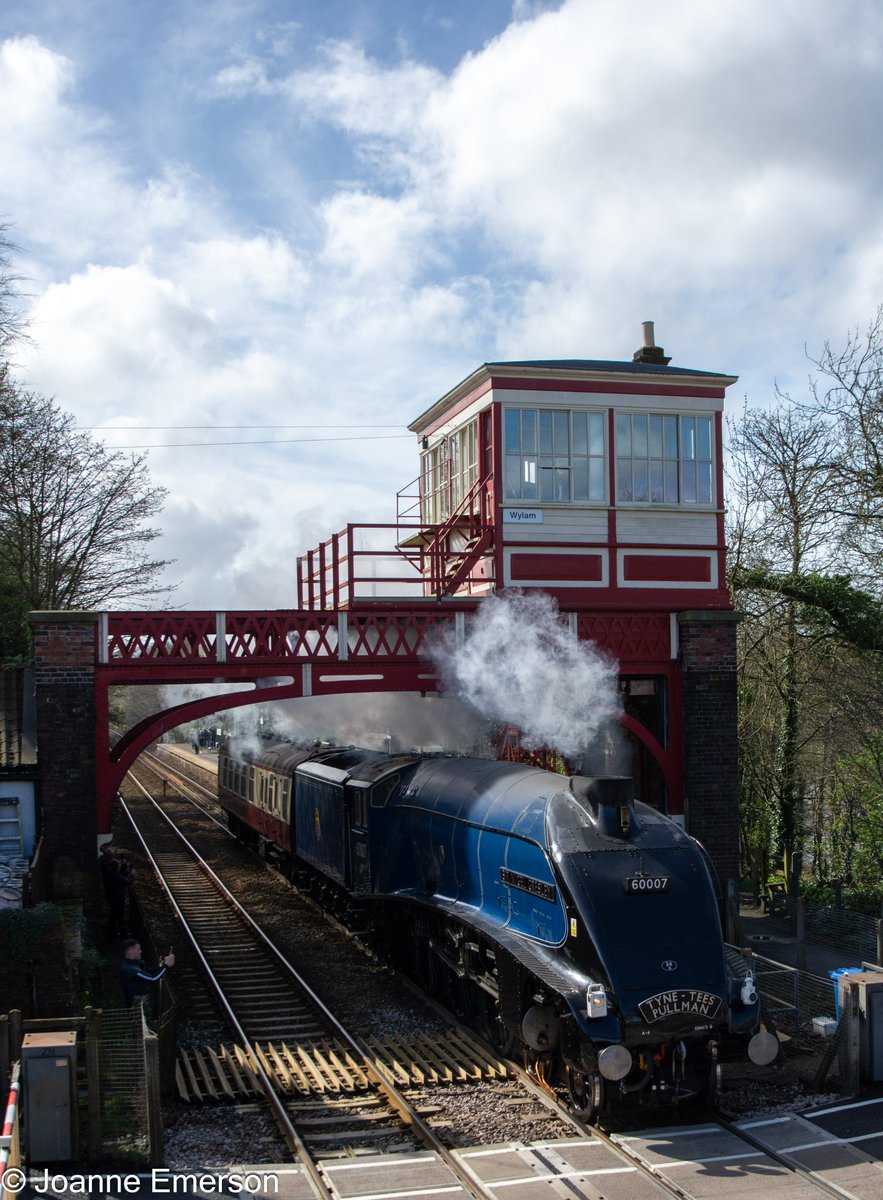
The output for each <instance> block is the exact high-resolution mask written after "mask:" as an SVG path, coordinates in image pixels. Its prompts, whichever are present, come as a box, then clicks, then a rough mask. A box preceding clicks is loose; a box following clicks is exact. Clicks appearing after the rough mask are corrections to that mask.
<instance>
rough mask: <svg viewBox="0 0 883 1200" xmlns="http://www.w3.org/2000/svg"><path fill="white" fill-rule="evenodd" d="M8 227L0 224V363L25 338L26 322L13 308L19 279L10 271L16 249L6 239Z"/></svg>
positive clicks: (14, 307)
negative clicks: (14, 345) (15, 343)
mask: <svg viewBox="0 0 883 1200" xmlns="http://www.w3.org/2000/svg"><path fill="white" fill-rule="evenodd" d="M8 234H9V226H8V225H3V224H0V362H5V361H6V359H7V358H8V355H9V351H10V349H11V348H12V345H13V343H14V342H18V341H22V340H23V339H25V338H26V332H25V331H26V328H27V320H26V318H25V317H24V316H23V315H22V314H21V313H20V312H19V311H18V309H17V308H16V306H15V298H16V294H17V285H18V284H19V283H20V282H21V277H20V276H18V275H16V274H14V272H13V270H12V265H11V260H12V255H13V253H14V252H15V250H16V249H17V247H16V246H14V245H13V244H12V242H11V241H10V240H9V237H8Z"/></svg>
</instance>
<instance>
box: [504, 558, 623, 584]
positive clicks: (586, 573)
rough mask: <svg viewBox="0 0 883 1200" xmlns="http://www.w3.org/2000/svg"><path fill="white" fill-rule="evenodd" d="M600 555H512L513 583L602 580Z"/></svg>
mask: <svg viewBox="0 0 883 1200" xmlns="http://www.w3.org/2000/svg"><path fill="white" fill-rule="evenodd" d="M603 565H604V564H603V560H602V558H601V555H600V554H513V555H512V559H511V571H512V580H513V582H514V581H515V580H518V579H562V580H563V579H577V580H579V579H584V580H590V581H592V582H594V581H596V580H597V581H600V580H601V579H602V578H603V575H602V570H603Z"/></svg>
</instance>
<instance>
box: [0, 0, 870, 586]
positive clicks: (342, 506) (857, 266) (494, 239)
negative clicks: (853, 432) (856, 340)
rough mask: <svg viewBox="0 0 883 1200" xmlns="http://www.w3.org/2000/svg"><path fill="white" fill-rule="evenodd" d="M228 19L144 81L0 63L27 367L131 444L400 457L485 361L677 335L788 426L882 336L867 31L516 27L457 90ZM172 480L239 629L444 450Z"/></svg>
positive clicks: (415, 69)
mask: <svg viewBox="0 0 883 1200" xmlns="http://www.w3.org/2000/svg"><path fill="white" fill-rule="evenodd" d="M38 8H39V2H38ZM212 11H213V13H214V17H215V24H213V25H212V26H211V27H210V28H209V27H207V25H206V23H205V22H204V21H202V20H201V18H202V12H201V10H200V9H199V8H198V6H190V7H188V8H187V9H186V11H185V13H184V14H183V16H182V18H181V21H180V22H179V23H176V24H175V26H174V34H175V36H174V37H172V36H171V35H170V32H169V29H167V28H165V27H161V28H160V27H154V25H153V24H152V23H146V24H145V25H143V26H142V27H141V30H142V36H141V41H139V44H138V45H137V52H138V57H137V59H136V58H134V57H130V58H122V57H120V58H119V59H117V58H115V57H114V55H115V54H116V53H117V49H116V47H117V46H118V45H123V44H124V38H123V36H122V33H121V30H122V27H121V26H117V27H116V32H115V34H112V33H108V35H107V37H106V38H105V39H104V40H102V41H100V43H99V42H95V44H94V45H93V44H92V42H90V41H89V40H88V39H86V38H84V37H83V36H82V31H81V30H79V29H78V30H77V34H76V36H75V35H74V34H72V33H69V32H68V34H67V36H66V32H65V27H64V26H63V25H59V27H58V28H57V29H54V31H53V36H52V42H51V47H50V45H49V44H48V40H47V41H40V40H39V39H38V38H36V37H14V38H10V39H9V40H7V41H5V42H0V144H2V145H3V156H4V171H3V178H2V180H0V213H2V214H4V216H6V217H8V219H12V220H13V221H14V222H15V224H16V228H15V230H14V233H15V238H16V240H17V241H19V242H21V243H23V244H24V245H25V246H26V247H27V248H28V251H27V253H28V259H27V261H26V262H25V264H24V269H25V271H26V273H28V274H30V275H31V276H32V277H33V280H34V283H33V288H32V291H33V294H34V300H33V308H32V315H33V319H34V328H33V333H34V336H35V339H36V346H35V347H34V348H33V349H32V350H31V351H29V352H28V354H27V356H26V357H25V355H24V354H23V355H22V356H21V357H22V358H25V361H24V369H25V371H26V372H27V376H28V381H29V383H31V384H32V385H33V386H34V387H36V388H38V389H39V390H42V391H45V392H48V393H54V394H55V395H56V397H57V399H58V401H59V403H60V404H61V406H62V407H63V408H64V409H66V410H68V411H73V412H74V413H75V414H76V416H77V418H78V420H79V421H80V423H81V424H82V425H84V426H97V427H100V428H103V429H104V430H105V431H106V432H105V434H104V435H103V436H106V438H107V440H108V443H109V444H123V439H124V438H126V437H127V436H128V435H127V434H124V433H118V432H116V431H111V429H110V426H111V425H118V424H119V425H128V426H129V427H130V428H131V429H132V436H133V437H134V436H135V434H137V437H138V438H140V439H141V440H142V441H146V440H148V437H149V440H150V442H151V443H165V442H168V443H171V442H172V441H177V442H181V441H182V440H185V439H184V434H183V432H182V431H180V430H179V431H170V430H156V431H152V432H150V433H149V435H148V433H146V432H144V431H140V432H139V431H137V430H135V428H134V427H136V426H139V425H145V424H148V423H150V424H155V425H157V426H161V425H179V426H181V425H200V424H204V425H209V426H213V427H215V428H219V427H221V426H224V425H233V424H237V423H238V424H245V423H249V424H253V425H269V424H279V425H281V424H291V425H297V424H302V425H314V426H317V427H318V426H321V425H323V424H325V423H327V424H346V423H347V422H350V423H353V424H358V425H359V426H360V430H361V432H363V433H364V432H365V431H364V426H365V425H366V424H372V423H375V424H378V425H380V424H383V425H387V424H396V423H398V424H399V426H400V427H401V428H402V429H403V428H404V426H405V425H406V423H407V422H408V421H409V420H411V419H412V418H413V417H415V416H416V415H418V414H419V413H420V412H422V411H424V410H425V409H426V408H427V407H428V406H429V405H430V404H431V403H432V402H433V401H434V400H435V399H436V398H437V397H438V396H439V395H441V394H443V393H444V392H445V391H447V390H448V388H450V387H452V386H453V385H455V384H456V383H457V382H458V381H459V380H460V379H462V378H463V377H465V376H466V375H468V374H469V372H470V371H471V370H473V369H474V368H475V367H476V366H477V365H478V364H479V363H480V362H483V361H489V360H493V359H496V358H525V357H537V358H541V357H551V356H555V355H560V356H573V355H581V356H585V357H599V358H608V357H612V358H617V357H620V358H630V357H631V354H632V352H633V351H634V350H635V349H636V348H637V345H638V343H639V340H640V328H639V326H640V322H641V321H642V320H650V319H652V320H655V321H656V328H657V333H658V335H659V337H660V340H661V341H662V343H663V344H664V345H665V346H666V349H667V351H668V352H669V353H672V354H673V356H674V365H688V366H699V367H705V368H707V369H710V370H722V371H733V372H734V373H736V372H738V373H740V374H741V375H742V376H743V387H744V388H747V389H748V391H749V392H750V393H752V394H753V398H756V399H763V398H765V396H766V395H768V394H771V392H772V383H773V379H774V378H777V379H778V381H779V382H780V384H782V385H783V386H785V387H786V388H794V389H795V390H796V389H797V388H799V387H800V386H801V384H802V382H803V380H804V379H805V376H806V363H805V360H804V357H803V348H804V345H805V344H809V346H810V347H811V348H813V347H816V346H820V345H821V343H822V342H823V341H824V339H826V338H830V339H832V340H833V341H835V342H836V341H837V340H838V338H839V336H840V335H841V333H843V332H845V330H846V329H847V328H848V327H850V326H852V325H855V324H860V325H863V324H864V323H865V322H866V320H867V319H868V317H869V316H870V315H871V313H872V312H873V310H874V309H875V308H876V305H877V303H878V302H879V299H880V292H881V278H883V277H881V272H883V249H881V247H883V228H881V222H880V216H879V198H880V193H881V183H883V160H881V159H880V156H879V155H877V154H875V153H873V152H871V149H872V148H873V147H874V146H875V145H876V142H877V140H878V135H877V132H876V124H877V121H878V115H879V112H880V108H881V100H883V71H881V70H880V67H881V60H883V19H881V17H880V15H879V11H878V8H877V6H876V5H875V4H873V3H872V2H871V0H844V3H843V4H842V5H841V6H839V7H837V8H834V7H833V6H830V5H827V4H825V3H823V0H801V2H800V3H797V2H796V0H785V3H783V4H780V5H776V6H770V5H769V4H767V3H765V2H763V0H738V2H737V0H721V2H720V3H718V4H715V5H714V6H711V7H708V8H707V9H704V10H703V12H702V16H701V19H700V18H699V17H698V16H697V11H696V6H695V4H694V3H692V0H670V3H668V4H666V5H665V6H663V7H660V6H659V5H658V4H656V3H651V2H650V0H633V2H632V3H630V4H628V5H620V6H610V5H607V6H605V5H599V4H597V3H594V2H591V0H567V2H565V3H560V4H546V3H541V2H533V0H517V2H516V3H515V5H514V7H513V9H512V20H511V22H510V24H509V25H508V26H507V27H506V28H505V29H503V30H502V31H501V32H499V33H498V34H497V36H494V37H493V38H491V39H490V40H485V39H484V38H482V39H478V40H477V42H476V45H475V46H474V48H473V49H472V50H471V52H469V53H467V54H466V55H464V56H463V57H462V58H461V59H460V61H459V62H458V63H457V65H456V66H455V67H454V68H452V69H450V68H449V69H443V68H442V67H441V66H439V65H438V61H437V60H436V59H434V58H433V57H432V55H431V52H429V51H427V50H426V49H424V50H423V52H422V55H423V56H422V57H421V56H420V55H418V54H417V53H416V52H415V51H414V50H413V48H410V49H408V50H400V52H399V53H398V57H397V58H395V59H392V58H387V59H384V60H383V61H381V59H380V58H378V57H374V56H372V54H371V53H369V49H368V46H369V42H368V41H367V36H368V35H367V34H366V35H365V38H364V40H361V41H360V40H358V39H357V38H356V37H354V36H353V37H351V38H350V40H344V39H342V38H341V37H339V36H335V37H332V36H328V34H329V33H331V32H334V33H339V31H340V26H339V27H338V28H337V29H335V30H332V29H331V25H330V21H331V17H330V16H328V15H327V13H326V9H325V7H323V8H322V9H321V10H320V9H319V8H317V9H316V15H315V16H314V17H313V18H312V19H314V20H325V19H326V18H327V20H328V21H329V24H328V25H327V26H322V29H321V33H322V36H321V37H320V31H319V29H318V27H317V26H315V25H313V26H309V21H310V19H311V15H310V12H309V11H308V10H307V9H305V10H304V12H303V14H300V13H299V16H302V18H303V19H302V22H301V23H299V24H294V23H286V22H282V23H279V22H276V21H275V20H273V19H272V18H273V17H274V16H275V15H276V13H277V11H278V10H277V8H276V6H274V5H267V4H265V3H263V2H262V0H256V2H255V3H251V2H249V3H238V2H230V3H224V4H222V5H219V6H213V10H212ZM445 16H446V17H449V16H450V14H449V13H446V14H445ZM197 17H199V18H200V20H197ZM92 19H95V18H94V14H93V18H92ZM424 19H428V15H427V14H426V13H424V14H423V16H422V17H421V21H422V20H424ZM461 19H462V18H461ZM22 27H28V28H30V26H28V25H27V24H26V23H25V22H22ZM350 28H352V26H350ZM387 32H388V31H387ZM412 32H416V26H415V27H414V29H413V30H412ZM408 34H409V29H408V27H407V23H406V22H403V24H402V29H401V30H400V31H398V32H397V33H396V37H397V38H398V42H399V45H400V46H403V45H405V44H407V45H408V46H409V47H413V45H415V44H416V42H417V39H416V38H410V39H409V37H408ZM399 35H400V36H399ZM433 36H434V37H436V38H439V37H440V36H441V34H440V33H439V32H438V30H436V31H435V33H434V34H433ZM114 38H116V39H117V40H116V41H115V40H114ZM136 40H137V39H136ZM387 40H388V42H389V43H390V44H392V43H393V42H394V40H395V39H394V38H392V35H390V36H389V38H388V39H387ZM141 42H143V44H141ZM317 42H320V43H321V48H320V50H319V52H318V54H317V55H316V54H314V47H315V46H316V44H317ZM385 44H386V43H385ZM420 44H421V45H423V46H424V47H425V46H426V45H428V44H429V43H428V42H423V43H420ZM132 50H133V47H132V46H130V47H129V51H130V53H131V52H132ZM120 53H122V52H121V51H120ZM108 64H110V67H112V70H110V67H109V66H108ZM124 74H125V78H126V80H127V81H131V83H130V86H127V87H126V88H123V89H120V88H119V87H114V84H115V83H117V84H118V83H119V80H120V78H122V77H123V76H124ZM121 95H124V96H125V103H123V102H121V101H120V96H121ZM389 432H391V433H392V432H398V431H397V430H391V431H389ZM203 436H211V430H209V431H207V433H206V434H202V433H198V432H197V431H194V432H193V433H192V435H191V434H190V433H188V434H187V435H186V437H187V438H188V439H190V438H191V437H192V439H193V440H198V439H199V438H200V437H203ZM236 436H237V435H236V434H235V433H233V434H231V440H234V439H235V438H236ZM252 436H253V435H252ZM292 436H294V435H293V434H292ZM130 440H131V439H130ZM136 440H137V439H136ZM238 440H240V441H244V440H246V436H245V435H241V436H239V438H238ZM151 468H152V471H153V472H154V474H155V477H156V480H157V482H158V483H162V484H164V485H165V486H167V487H169V488H170V489H171V490H172V493H173V495H172V499H171V500H170V504H169V509H168V515H169V525H170V530H171V529H172V528H173V529H174V532H170V534H169V545H170V546H173V547H174V551H175V556H177V557H178V558H179V559H181V560H182V562H184V563H185V564H186V565H185V567H184V568H183V569H184V570H185V571H186V580H187V584H186V589H182V592H181V593H180V594H179V599H180V601H181V602H182V603H184V604H187V605H190V604H200V605H203V604H208V605H209V606H218V607H225V606H227V605H228V599H227V594H228V593H235V594H236V595H240V596H248V597H249V598H250V602H255V603H257V602H258V599H257V598H258V596H259V595H260V594H261V593H260V589H261V587H262V586H263V580H265V579H266V580H270V579H272V580H273V581H274V582H273V584H272V589H273V595H274V596H279V595H280V593H282V592H284V587H285V586H288V587H289V589H290V591H289V593H287V594H289V595H291V594H293V575H288V574H287V572H288V571H289V569H291V570H292V571H293V557H294V556H296V554H297V553H299V552H302V550H304V549H306V548H307V546H308V545H311V544H313V543H314V542H318V541H320V540H322V539H323V538H324V537H327V536H328V535H329V534H330V533H331V532H333V531H334V530H335V529H338V528H341V527H342V526H343V525H344V524H346V522H347V521H348V520H355V519H356V518H357V517H358V518H364V519H379V518H381V517H383V518H384V519H386V518H388V517H389V516H390V515H391V514H392V513H394V509H395V492H396V489H397V488H398V487H399V486H401V485H403V484H405V483H407V482H408V481H409V480H410V479H412V478H413V477H414V476H415V475H416V474H417V452H416V446H415V444H414V442H413V441H411V440H410V439H405V440H401V441H399V440H396V441H389V442H386V441H370V440H368V438H367V436H366V437H363V439H362V440H361V441H358V442H354V443H314V444H312V445H310V444H307V443H306V442H301V443H299V444H293V443H290V442H289V443H288V444H286V445H279V446H276V447H246V446H239V447H231V448H229V449H228V450H221V449H211V450H209V449H206V450H205V451H203V452H198V451H193V450H185V449H183V448H181V449H174V448H172V447H171V446H169V448H168V449H162V448H160V449H157V450H153V451H151ZM186 530H193V531H194V538H195V539H196V540H195V541H194V549H193V552H192V554H190V555H188V554H187V535H186V533H185V532H184V531H186ZM308 539H309V540H308ZM161 552H162V551H161ZM188 560H189V561H188ZM277 579H280V580H286V579H287V580H288V583H287V584H282V583H280V584H277V583H276V582H275V581H276V580H277ZM252 598H253V599H252Z"/></svg>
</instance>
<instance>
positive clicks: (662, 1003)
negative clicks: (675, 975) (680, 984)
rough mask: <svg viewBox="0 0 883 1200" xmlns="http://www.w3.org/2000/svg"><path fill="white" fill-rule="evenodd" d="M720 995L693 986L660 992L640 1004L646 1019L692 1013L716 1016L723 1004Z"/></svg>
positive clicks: (650, 1020)
mask: <svg viewBox="0 0 883 1200" xmlns="http://www.w3.org/2000/svg"><path fill="white" fill-rule="evenodd" d="M721 1003H722V1001H721V998H720V996H715V995H714V993H713V992H701V991H696V990H694V989H692V988H678V989H676V990H675V991H671V992H659V993H657V995H655V996H650V997H649V998H648V999H647V1000H644V1001H642V1003H641V1004H639V1005H638V1011H639V1012H640V1014H641V1016H642V1017H643V1018H644V1020H645V1021H647V1022H648V1023H652V1022H653V1021H661V1020H663V1019H664V1018H665V1017H674V1016H681V1015H682V1014H684V1013H690V1014H693V1015H695V1016H697V1017H716V1016H717V1014H718V1011H719V1010H720V1006H721Z"/></svg>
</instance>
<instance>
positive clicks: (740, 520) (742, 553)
mask: <svg viewBox="0 0 883 1200" xmlns="http://www.w3.org/2000/svg"><path fill="white" fill-rule="evenodd" d="M730 434H731V439H730V440H731V451H732V464H733V465H732V469H731V479H732V488H731V492H730V494H731V497H733V498H735V500H736V502H737V504H736V508H735V513H734V516H733V518H732V520H731V530H730V544H731V547H732V551H731V582H733V583H734V584H736V585H738V584H739V583H740V582H741V584H742V586H741V587H740V588H739V592H738V601H739V604H740V606H741V607H742V608H743V610H745V611H746V615H747V616H748V617H749V618H750V619H751V624H749V625H747V627H746V628H745V629H744V630H743V632H742V637H741V644H742V654H741V657H740V684H741V691H742V704H741V713H742V716H741V729H740V733H741V741H742V747H743V752H742V799H743V809H742V815H743V836H744V838H745V839H746V841H747V843H748V847H749V848H750V849H752V850H754V851H759V850H761V849H765V848H766V847H767V845H768V842H769V840H770V833H771V832H772V833H773V840H774V842H775V844H776V847H777V849H778V851H779V852H780V853H781V855H782V858H783V864H784V870H785V878H786V881H787V882H788V885H789V886H790V880H791V877H792V870H793V864H794V858H795V854H796V853H797V851H798V850H799V846H800V840H801V833H802V830H801V828H800V821H801V815H802V811H803V802H804V798H805V781H804V778H803V776H802V772H801V747H802V742H803V739H804V736H805V731H804V729H803V728H802V724H803V722H802V713H803V700H804V695H805V692H806V688H807V686H808V683H809V679H810V673H808V672H807V670H806V666H805V661H804V660H805V650H806V647H805V645H804V644H803V638H802V631H801V627H800V624H799V622H798V614H797V607H796V604H795V602H794V601H793V600H792V599H791V598H790V597H787V596H784V597H782V596H775V597H774V598H773V600H772V601H770V599H769V596H768V594H767V595H764V594H757V593H755V594H753V595H752V594H751V593H749V592H748V589H747V587H746V586H745V584H744V581H745V580H746V578H749V577H750V575H749V573H750V571H751V570H752V569H753V570H754V571H755V572H756V571H758V570H766V571H769V570H770V569H771V568H772V569H776V568H778V569H779V571H780V572H783V573H788V574H792V575H796V574H799V573H800V572H801V571H803V570H805V569H806V567H807V565H810V564H815V563H818V562H820V561H821V562H824V561H825V560H826V559H827V557H828V556H829V554H830V544H831V534H832V529H833V527H832V519H831V515H830V512H829V508H828V505H827V503H826V497H827V493H828V491H829V489H830V485H831V478H832V467H831V460H832V451H833V441H832V437H831V431H830V428H829V426H828V425H827V424H826V423H824V422H819V421H818V420H815V419H813V418H812V417H811V416H810V415H809V414H806V413H801V412H800V411H799V410H797V409H795V408H794V407H793V406H791V405H790V404H789V403H788V402H787V401H786V399H785V398H784V397H779V402H778V404H777V405H776V406H775V407H774V408H772V409H769V410H753V411H752V410H748V409H746V410H745V412H744V413H743V416H742V419H741V422H740V423H739V424H738V425H731V427H730ZM749 730H750V731H751V734H752V736H751V737H750V738H749V737H748V736H747V734H748V733H749Z"/></svg>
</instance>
